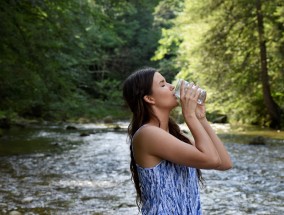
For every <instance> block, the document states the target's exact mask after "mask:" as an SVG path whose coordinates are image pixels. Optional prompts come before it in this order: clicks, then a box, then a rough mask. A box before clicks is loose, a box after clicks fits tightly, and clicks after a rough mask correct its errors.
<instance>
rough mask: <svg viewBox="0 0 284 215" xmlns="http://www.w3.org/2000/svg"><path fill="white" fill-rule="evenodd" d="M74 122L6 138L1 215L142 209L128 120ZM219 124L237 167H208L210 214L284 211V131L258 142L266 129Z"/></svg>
mask: <svg viewBox="0 0 284 215" xmlns="http://www.w3.org/2000/svg"><path fill="white" fill-rule="evenodd" d="M66 126H67V125H41V126H32V127H28V128H24V129H23V128H13V129H11V130H9V131H7V132H6V133H5V134H4V135H3V136H2V137H1V138H0V168H1V175H0V214H8V213H9V212H11V211H18V212H21V213H22V214H30V215H32V214H92V215H95V214H96V215H98V214H110V215H111V214H127V215H128V214H137V212H138V211H137V208H136V205H135V191H134V186H133V184H132V182H131V179H130V173H129V170H128V169H129V145H128V144H127V136H126V124H125V123H120V124H119V126H112V127H109V126H106V125H94V124H85V125H74V126H75V127H71V129H69V130H67V129H66ZM215 129H216V130H218V129H220V132H219V133H220V137H221V139H222V140H223V141H224V143H225V145H226V147H227V149H228V151H229V152H230V154H231V156H232V159H233V162H234V167H233V169H232V170H230V171H226V172H219V171H212V170H210V171H209V170H203V175H204V178H205V180H206V186H205V187H204V188H202V189H201V201H202V208H203V211H204V214H210V215H211V214H216V215H217V214H240V215H242V214H283V211H284V205H283V202H284V201H283V200H284V190H283V177H284V175H283V173H284V171H283V170H284V163H283V161H284V157H283V152H284V151H283V150H284V138H283V139H282V138H281V135H283V133H281V132H280V134H278V136H279V135H280V138H271V137H268V136H267V135H264V145H250V144H248V143H250V141H251V140H252V138H254V137H255V136H258V135H260V134H263V133H257V134H255V133H254V134H251V133H249V134H248V133H241V132H245V131H241V132H232V131H228V130H226V126H225V127H222V128H220V125H215ZM251 132H256V131H251ZM278 133H279V132H278ZM272 136H273V135H272ZM274 136H275V135H274ZM244 143H245V144H244Z"/></svg>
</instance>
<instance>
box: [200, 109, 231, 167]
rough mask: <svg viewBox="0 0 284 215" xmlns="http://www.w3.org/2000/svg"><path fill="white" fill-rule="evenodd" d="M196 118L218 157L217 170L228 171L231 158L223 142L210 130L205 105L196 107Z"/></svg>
mask: <svg viewBox="0 0 284 215" xmlns="http://www.w3.org/2000/svg"><path fill="white" fill-rule="evenodd" d="M195 114H196V117H197V118H198V119H199V122H200V123H201V125H202V126H203V128H204V129H205V131H206V133H207V134H208V135H209V137H210V139H211V140H212V142H213V144H214V146H215V148H216V150H217V152H218V154H219V157H220V159H221V165H220V166H219V167H218V168H217V169H218V170H228V169H230V168H232V165H233V164H232V161H231V158H230V156H229V154H228V152H227V150H226V148H225V146H224V144H223V142H222V141H221V140H220V139H219V137H218V136H217V135H216V133H215V131H214V130H213V129H212V127H211V125H210V124H209V122H208V121H207V118H206V110H205V105H198V106H197V108H196V111H195Z"/></svg>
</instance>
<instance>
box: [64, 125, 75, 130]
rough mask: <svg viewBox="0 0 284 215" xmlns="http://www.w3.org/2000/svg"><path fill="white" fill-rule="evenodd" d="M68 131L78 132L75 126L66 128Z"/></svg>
mask: <svg viewBox="0 0 284 215" xmlns="http://www.w3.org/2000/svg"><path fill="white" fill-rule="evenodd" d="M66 130H77V128H76V127H75V126H73V125H68V126H66Z"/></svg>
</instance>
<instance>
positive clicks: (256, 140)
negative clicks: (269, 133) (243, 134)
mask: <svg viewBox="0 0 284 215" xmlns="http://www.w3.org/2000/svg"><path fill="white" fill-rule="evenodd" d="M249 144H250V145H265V138H264V137H262V136H257V137H254V138H252V139H251V140H250V141H249Z"/></svg>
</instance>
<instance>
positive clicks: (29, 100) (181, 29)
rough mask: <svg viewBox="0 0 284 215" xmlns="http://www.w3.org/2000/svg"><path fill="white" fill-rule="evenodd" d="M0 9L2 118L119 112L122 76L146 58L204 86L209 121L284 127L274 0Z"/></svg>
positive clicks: (283, 28) (117, 0) (283, 68)
mask: <svg viewBox="0 0 284 215" xmlns="http://www.w3.org/2000/svg"><path fill="white" fill-rule="evenodd" d="M0 17H1V19H0V35H1V36H0V122H2V125H3V122H6V121H7V120H8V121H13V120H17V119H37V120H46V121H69V120H85V121H98V120H101V119H103V118H105V117H107V116H111V117H112V118H113V119H115V120H127V119H129V115H130V114H129V110H128V109H127V107H126V106H125V104H124V101H123V99H122V93H121V87H122V83H123V81H124V79H125V78H126V77H127V76H128V75H129V74H131V73H132V72H133V71H135V70H136V69H139V68H141V67H145V66H149V67H154V68H157V69H159V70H160V71H161V73H162V74H163V75H164V76H165V77H166V79H167V81H168V82H170V83H175V81H176V80H177V79H180V78H182V79H186V80H193V81H194V82H197V83H198V84H199V85H200V86H202V88H204V89H206V90H207V94H208V98H207V101H206V103H207V112H208V117H209V118H210V117H211V119H213V118H214V117H215V118H216V117H218V116H226V122H229V123H236V124H250V125H257V126H264V127H271V128H274V129H281V128H283V127H284V1H283V0H270V1H265V0H234V1H230V0H141V1H132V0H130V1H129V0H79V1H78V0H68V1H64V0H59V1H51V0H9V1H8V0H3V1H1V2H0ZM0 124H1V123H0Z"/></svg>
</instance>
